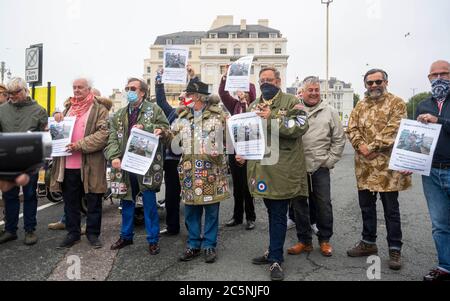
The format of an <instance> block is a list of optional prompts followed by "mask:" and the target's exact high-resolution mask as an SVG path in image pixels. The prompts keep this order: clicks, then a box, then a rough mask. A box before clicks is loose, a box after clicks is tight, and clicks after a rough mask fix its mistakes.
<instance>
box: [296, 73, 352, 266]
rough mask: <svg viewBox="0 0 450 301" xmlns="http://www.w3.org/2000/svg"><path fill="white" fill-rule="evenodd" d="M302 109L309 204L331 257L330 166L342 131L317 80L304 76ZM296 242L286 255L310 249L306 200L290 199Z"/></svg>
mask: <svg viewBox="0 0 450 301" xmlns="http://www.w3.org/2000/svg"><path fill="white" fill-rule="evenodd" d="M302 96H303V104H302V105H304V110H305V111H306V112H307V113H308V120H309V130H308V132H306V134H305V135H303V144H304V147H305V159H306V170H307V172H308V184H309V185H308V186H309V197H308V199H309V204H310V206H314V207H315V208H316V216H317V228H318V229H319V232H318V233H317V235H318V237H319V245H320V251H321V253H322V255H323V256H327V257H329V256H331V255H332V252H333V249H332V247H331V244H330V239H331V236H332V235H333V208H332V205H331V189H330V169H333V168H334V165H335V164H336V163H337V162H338V161H339V160H340V159H341V157H342V153H343V151H344V146H345V133H344V129H343V128H342V123H341V120H340V118H339V114H338V112H337V111H336V110H335V109H334V108H332V107H331V106H329V105H328V104H327V103H326V102H323V101H321V98H320V80H319V78H317V77H315V76H309V77H307V78H306V79H305V80H304V81H303V84H302ZM293 207H294V212H295V221H296V229H297V237H298V241H299V242H298V243H297V244H295V245H294V246H292V247H291V248H289V249H288V254H291V255H297V254H300V253H302V252H311V251H312V250H313V246H312V231H311V226H310V215H309V208H308V202H307V201H306V200H295V201H294V202H293Z"/></svg>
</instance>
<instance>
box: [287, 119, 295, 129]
mask: <svg viewBox="0 0 450 301" xmlns="http://www.w3.org/2000/svg"><path fill="white" fill-rule="evenodd" d="M294 126H295V121H294V120H292V119H290V120H289V121H288V126H287V128H288V129H292V128H293V127H294Z"/></svg>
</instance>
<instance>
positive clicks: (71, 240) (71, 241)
mask: <svg viewBox="0 0 450 301" xmlns="http://www.w3.org/2000/svg"><path fill="white" fill-rule="evenodd" d="M79 242H80V238H79V237H78V238H76V237H73V236H70V235H67V236H66V238H64V240H63V241H62V243H61V244H60V245H59V246H58V247H57V249H68V248H71V247H72V246H73V245H75V244H77V243H79Z"/></svg>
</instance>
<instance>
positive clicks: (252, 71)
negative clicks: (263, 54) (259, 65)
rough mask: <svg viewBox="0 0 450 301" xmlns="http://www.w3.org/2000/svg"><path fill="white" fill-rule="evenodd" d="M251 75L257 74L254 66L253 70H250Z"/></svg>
mask: <svg viewBox="0 0 450 301" xmlns="http://www.w3.org/2000/svg"><path fill="white" fill-rule="evenodd" d="M250 74H251V75H253V74H255V66H253V65H252V68H251V69H250Z"/></svg>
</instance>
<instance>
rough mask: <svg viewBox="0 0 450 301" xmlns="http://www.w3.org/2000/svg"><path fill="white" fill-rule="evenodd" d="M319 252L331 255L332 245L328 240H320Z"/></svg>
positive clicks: (327, 255) (326, 255)
mask: <svg viewBox="0 0 450 301" xmlns="http://www.w3.org/2000/svg"><path fill="white" fill-rule="evenodd" d="M320 253H322V255H323V256H325V257H330V256H331V255H333V247H332V246H331V244H330V243H329V242H321V243H320Z"/></svg>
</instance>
